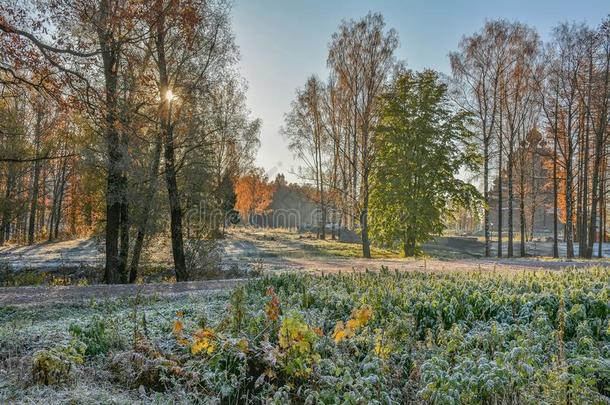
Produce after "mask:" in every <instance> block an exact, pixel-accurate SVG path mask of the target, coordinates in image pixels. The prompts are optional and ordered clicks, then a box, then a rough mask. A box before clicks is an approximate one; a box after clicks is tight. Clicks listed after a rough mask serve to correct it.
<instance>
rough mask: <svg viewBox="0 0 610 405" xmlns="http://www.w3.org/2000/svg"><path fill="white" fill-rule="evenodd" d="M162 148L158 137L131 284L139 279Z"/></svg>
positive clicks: (132, 261)
mask: <svg viewBox="0 0 610 405" xmlns="http://www.w3.org/2000/svg"><path fill="white" fill-rule="evenodd" d="M161 148H162V141H161V137H160V136H157V138H156V139H155V150H154V152H153V158H152V162H151V165H150V173H149V177H148V189H147V192H146V196H145V197H144V207H143V208H142V211H143V212H142V219H141V220H140V222H139V223H138V234H137V235H136V240H135V243H134V246H133V252H132V254H131V265H130V269H129V282H130V283H134V282H135V281H136V279H137V277H138V266H139V263H140V257H141V255H142V247H143V246H144V237H145V236H146V228H147V226H148V218H149V217H150V213H151V209H152V201H153V198H154V196H155V193H156V192H157V183H158V182H157V179H158V175H159V165H160V161H161Z"/></svg>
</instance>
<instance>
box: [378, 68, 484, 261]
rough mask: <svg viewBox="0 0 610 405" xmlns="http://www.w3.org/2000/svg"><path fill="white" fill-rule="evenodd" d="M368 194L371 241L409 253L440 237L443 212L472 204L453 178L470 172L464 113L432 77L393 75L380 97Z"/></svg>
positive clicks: (470, 189) (473, 159) (472, 196)
mask: <svg viewBox="0 0 610 405" xmlns="http://www.w3.org/2000/svg"><path fill="white" fill-rule="evenodd" d="M383 102H384V103H383V108H382V115H381V121H380V125H379V127H378V128H377V138H376V145H375V148H376V161H375V165H374V168H373V176H372V179H373V187H372V193H371V232H372V234H373V237H374V239H375V240H376V241H378V242H380V243H384V244H387V245H391V246H394V245H396V244H397V243H399V242H401V243H402V247H403V249H404V254H405V256H413V255H415V254H416V253H417V251H418V245H419V244H420V243H421V242H424V241H426V240H429V239H430V238H431V237H433V236H434V235H437V234H440V233H441V232H442V231H443V229H444V228H445V225H444V223H443V215H444V213H445V211H446V210H447V209H448V208H449V206H452V207H458V206H467V205H471V204H472V203H473V202H475V201H476V200H478V199H479V197H480V196H479V193H478V192H477V190H476V188H475V187H474V186H473V185H472V184H469V183H467V182H465V181H464V180H461V179H460V178H459V177H458V175H459V172H460V170H461V169H462V168H471V169H474V168H475V167H476V164H477V163H478V156H477V154H476V153H474V149H473V147H472V146H473V145H472V141H473V140H472V138H473V133H472V132H471V131H469V130H468V129H467V121H468V119H469V116H468V114H467V113H464V112H455V111H454V109H453V106H452V104H451V102H450V100H449V98H448V96H447V86H446V84H444V83H442V82H441V80H440V79H439V76H438V73H436V72H434V71H432V70H425V71H423V72H420V73H414V72H411V71H407V72H404V73H402V74H400V75H399V76H398V77H397V78H396V80H395V81H394V83H393V85H392V86H391V88H390V90H389V91H387V92H386V93H385V94H384V95H383Z"/></svg>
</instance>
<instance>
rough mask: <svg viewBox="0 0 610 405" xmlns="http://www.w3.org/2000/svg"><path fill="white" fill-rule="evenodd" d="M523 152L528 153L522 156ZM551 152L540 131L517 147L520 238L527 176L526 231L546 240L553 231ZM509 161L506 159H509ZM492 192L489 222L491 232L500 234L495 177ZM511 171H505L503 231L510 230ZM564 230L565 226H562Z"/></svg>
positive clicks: (516, 197)
mask: <svg viewBox="0 0 610 405" xmlns="http://www.w3.org/2000/svg"><path fill="white" fill-rule="evenodd" d="M521 153H524V155H523V156H521ZM551 153H552V152H551V150H550V149H549V148H547V147H546V144H545V142H544V140H543V139H542V137H541V136H540V133H539V132H538V131H537V130H533V131H531V132H530V133H529V134H528V136H527V138H526V140H525V144H524V145H520V146H519V147H518V148H515V150H514V152H513V231H514V233H515V235H517V234H518V233H519V231H520V228H521V215H520V214H521V213H520V210H519V207H520V200H521V194H522V190H521V185H520V179H521V174H522V172H523V176H524V190H523V194H524V197H525V198H524V207H525V210H524V211H525V229H526V236H527V238H528V239H531V238H532V237H543V236H546V235H551V234H552V232H553V189H552V185H551V184H552V183H551V180H552V176H551V174H552V173H549V170H548V168H547V167H545V161H546V159H547V157H548V156H551ZM505 160H506V157H505ZM492 181H493V183H492V184H493V187H492V188H491V190H490V207H489V209H490V210H489V219H490V223H491V231H492V232H497V231H498V219H499V218H498V191H499V183H500V182H499V177H498V175H497V172H496V176H495V177H494V178H493V180H492ZM508 210H509V208H508V172H507V170H506V166H505V165H504V169H503V170H502V230H503V232H504V234H506V233H507V231H508V213H509V212H508ZM560 229H562V226H561V224H560Z"/></svg>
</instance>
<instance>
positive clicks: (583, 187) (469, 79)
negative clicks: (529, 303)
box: [450, 18, 610, 258]
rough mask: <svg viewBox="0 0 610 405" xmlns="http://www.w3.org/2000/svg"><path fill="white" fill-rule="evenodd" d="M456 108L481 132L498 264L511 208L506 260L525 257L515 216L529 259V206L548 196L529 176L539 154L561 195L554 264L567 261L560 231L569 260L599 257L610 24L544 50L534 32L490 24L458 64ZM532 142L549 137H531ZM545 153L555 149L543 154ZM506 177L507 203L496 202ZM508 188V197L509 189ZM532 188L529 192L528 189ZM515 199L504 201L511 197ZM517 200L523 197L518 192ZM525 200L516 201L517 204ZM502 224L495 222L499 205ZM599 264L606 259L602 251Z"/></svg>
mask: <svg viewBox="0 0 610 405" xmlns="http://www.w3.org/2000/svg"><path fill="white" fill-rule="evenodd" d="M450 58H451V66H452V70H453V79H454V85H455V86H454V88H455V91H456V100H457V101H458V103H459V105H460V107H461V108H463V109H464V110H466V111H469V112H471V113H472V114H473V115H474V116H475V117H476V121H475V122H476V125H475V126H474V128H473V130H474V131H475V133H476V134H477V135H478V137H479V143H480V146H481V149H482V154H483V158H484V164H483V170H482V177H483V192H484V198H485V202H486V204H485V205H484V208H483V210H484V232H485V246H486V248H485V254H486V256H490V255H491V250H492V244H491V232H490V223H491V222H492V221H497V224H498V237H497V255H498V256H499V257H501V256H502V255H503V254H504V248H503V244H504V242H505V240H504V239H505V238H504V229H503V223H504V221H503V218H502V215H503V208H504V207H505V206H506V207H507V215H508V229H507V230H506V232H507V234H508V235H507V236H508V240H507V241H506V243H507V249H506V254H507V255H508V257H512V256H514V255H516V254H517V253H516V252H515V247H514V243H515V229H514V228H515V227H514V218H513V213H514V212H515V210H514V208H515V207H516V206H517V205H518V207H519V209H518V212H519V215H520V221H519V222H520V229H519V233H520V243H519V252H518V254H519V255H520V256H525V255H526V253H527V252H526V245H525V241H526V239H527V235H526V224H527V222H528V219H527V218H526V217H525V215H526V211H527V208H526V204H527V201H530V203H531V201H533V200H534V199H535V198H534V196H533V193H537V192H539V188H540V185H537V184H536V179H535V178H534V177H533V176H532V177H529V176H527V175H526V170H525V169H524V167H525V166H527V162H531V161H532V156H531V154H532V153H536V152H540V151H544V156H543V157H544V159H545V162H546V163H545V167H546V169H547V170H546V173H547V176H546V181H545V184H544V186H543V187H547V188H548V189H550V190H552V195H553V198H552V200H553V201H552V204H551V207H549V208H551V209H552V211H553V256H554V257H558V256H559V247H558V242H559V231H560V229H559V226H560V224H561V223H563V224H564V228H563V236H564V239H565V242H566V248H567V253H566V255H567V257H568V258H571V257H574V255H575V251H574V242H575V241H577V242H578V256H579V257H584V258H590V257H592V256H593V253H594V252H593V244H594V243H595V242H597V241H602V240H603V239H604V235H605V234H606V225H605V224H606V199H605V197H606V188H607V187H606V184H607V166H608V162H607V154H608V135H609V127H608V120H609V114H610V19H609V18H606V19H605V20H604V21H603V22H602V23H601V25H600V26H599V27H597V28H595V29H593V28H590V27H588V26H586V25H585V24H576V23H572V24H568V23H563V24H559V25H558V26H556V27H555V28H554V29H553V31H552V36H551V40H550V41H549V42H548V43H543V42H542V41H541V40H540V37H539V35H538V33H537V32H536V30H535V29H534V28H531V27H528V26H526V25H524V24H521V23H518V22H508V21H505V20H497V21H490V22H488V23H487V24H485V26H484V27H483V29H481V31H479V32H477V33H475V34H473V35H471V36H466V37H464V38H463V39H462V41H461V42H460V44H459V50H458V51H456V52H454V53H452V54H451V55H450ZM533 133H540V136H538V135H532V134H533ZM541 143H544V144H545V145H546V147H544V148H541V147H540V145H541ZM494 169H495V172H496V173H497V178H498V180H499V182H500V184H499V186H498V187H497V192H498V196H497V197H496V198H493V197H494V196H492V195H490V192H489V190H490V176H491V175H492V171H494ZM504 179H506V181H507V182H508V184H507V187H504V185H503V184H502V182H503V181H504ZM528 183H529V184H528ZM505 189H507V194H508V195H504V190H505ZM517 190H518V192H517ZM516 194H517V195H516ZM492 199H494V200H495V201H496V202H497V204H498V209H497V213H498V218H490V215H489V212H490V203H491V201H492ZM598 246H599V251H598V252H597V254H598V255H599V256H601V255H602V246H601V244H599V245H598Z"/></svg>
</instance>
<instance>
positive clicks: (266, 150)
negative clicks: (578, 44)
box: [233, 0, 610, 181]
mask: <svg viewBox="0 0 610 405" xmlns="http://www.w3.org/2000/svg"><path fill="white" fill-rule="evenodd" d="M369 11H373V12H380V13H382V14H383V16H384V17H385V19H386V23H387V25H388V27H392V28H395V29H396V30H397V31H398V34H399V37H400V48H399V50H398V57H399V58H401V59H404V60H406V61H407V65H408V67H410V68H412V69H416V70H419V69H423V68H426V67H428V68H433V69H436V70H439V71H441V72H445V73H449V71H450V68H449V60H448V57H447V55H448V53H449V52H451V51H453V50H455V49H456V48H457V44H458V42H459V40H460V39H461V37H462V36H463V35H465V34H471V33H473V32H475V31H478V30H479V29H480V28H481V27H482V26H483V24H484V23H485V21H486V20H489V19H495V18H506V19H509V20H518V21H520V22H523V23H526V24H528V25H530V26H534V27H536V28H537V30H538V32H539V33H540V34H541V35H542V37H543V39H545V38H548V35H549V33H550V31H551V28H552V27H553V26H554V25H555V24H556V23H558V22H560V21H586V22H588V23H589V24H590V25H592V26H597V25H598V24H599V22H600V21H601V19H602V18H603V17H604V16H605V15H608V13H610V2H609V1H608V0H581V1H578V0H572V1H568V0H565V1H564V0H561V1H560V0H530V1H526V0H518V1H502V2H499V1H498V2H495V1H485V0H470V1H451V0H427V1H406V0H405V1H399V0H383V1H382V0H378V1H372V0H371V1H365V0H354V1H348V0H341V1H339V0H335V1H332V0H326V1H324V0H309V1H306V0H283V1H282V0H236V3H235V5H234V11H233V27H234V32H235V36H236V41H237V44H238V45H239V47H240V49H241V55H242V58H241V63H240V69H241V72H242V75H243V76H244V77H245V79H246V80H247V81H248V83H249V90H248V106H249V107H250V109H251V110H252V113H253V115H254V116H256V117H260V118H261V119H262V120H263V127H262V131H261V148H260V150H259V152H258V158H257V164H258V165H259V166H262V167H264V168H265V170H267V171H268V173H269V174H270V176H271V177H274V176H275V173H277V172H278V171H279V172H284V173H285V174H286V175H287V177H288V178H289V179H291V180H293V181H294V180H296V178H295V177H294V176H291V175H289V172H291V171H295V170H296V167H297V166H298V162H297V161H295V159H294V158H293V156H292V153H291V152H290V151H289V150H288V148H287V142H286V140H285V139H283V137H282V136H281V135H280V134H279V129H280V126H281V125H282V124H283V117H284V113H285V112H286V111H287V110H288V108H289V105H290V102H291V100H292V99H293V97H294V93H295V89H296V88H297V87H300V86H302V84H303V83H304V82H305V80H306V78H307V77H308V76H309V75H311V74H313V73H315V74H317V75H319V76H320V77H321V78H323V79H325V78H326V76H327V68H326V55H327V46H328V42H329V40H330V36H331V34H332V33H333V32H335V31H336V29H337V26H338V25H339V23H340V22H341V20H342V19H350V18H359V17H362V16H364V15H365V14H366V13H367V12H369Z"/></svg>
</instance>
